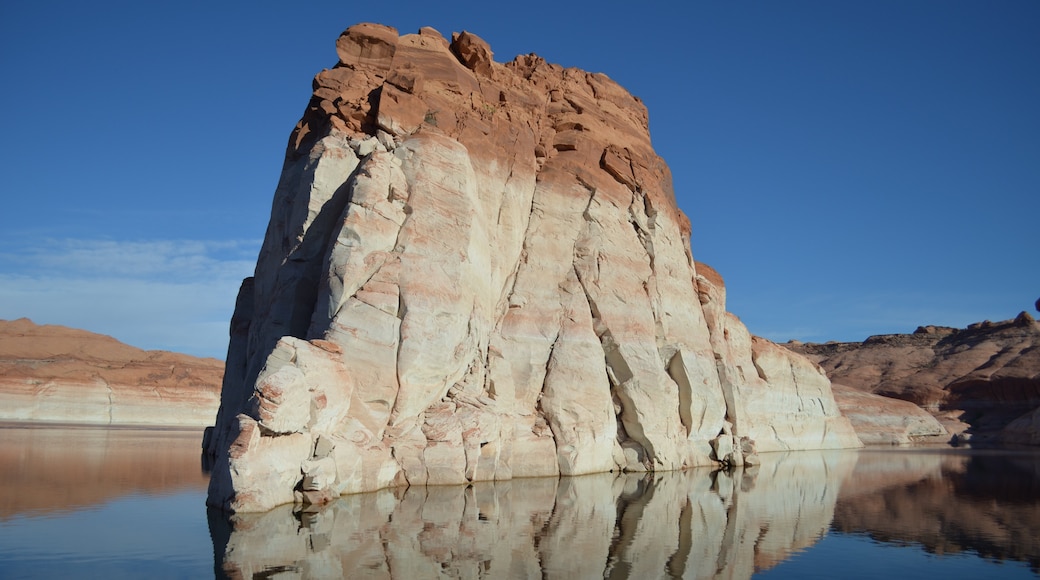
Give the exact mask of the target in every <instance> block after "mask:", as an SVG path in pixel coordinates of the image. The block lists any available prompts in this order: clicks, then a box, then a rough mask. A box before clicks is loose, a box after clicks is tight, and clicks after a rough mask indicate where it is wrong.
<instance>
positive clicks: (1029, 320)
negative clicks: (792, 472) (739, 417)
mask: <svg viewBox="0 0 1040 580" xmlns="http://www.w3.org/2000/svg"><path fill="white" fill-rule="evenodd" d="M787 347H788V348H790V349H792V350H795V351H796V352H799V353H802V354H805V355H806V356H808V357H809V358H811V359H813V360H814V361H816V362H818V363H819V364H820V365H821V366H822V367H823V368H824V369H825V370H826V371H827V374H828V376H830V378H831V380H833V381H834V382H835V383H839V384H843V385H848V386H850V387H853V388H855V389H857V390H860V391H863V392H867V393H874V394H877V395H882V396H885V397H891V398H895V399H901V400H904V401H909V402H911V403H913V404H915V405H918V406H919V407H921V408H923V409H924V410H926V411H928V412H929V413H931V414H932V415H934V416H935V417H936V418H937V419H938V420H939V421H940V422H941V423H942V424H943V426H944V427H945V429H946V430H947V431H948V432H949V434H950V436H953V437H954V438H955V439H954V440H955V441H958V442H961V441H967V440H972V441H974V442H975V443H980V442H1008V443H1024V444H1032V445H1036V444H1038V443H1040V419H1038V417H1040V323H1037V322H1036V321H1035V320H1034V319H1033V317H1032V316H1030V315H1029V314H1028V313H1026V312H1023V313H1021V314H1019V315H1018V316H1017V317H1016V318H1014V319H1012V320H1005V321H1001V322H989V321H985V322H980V323H976V324H972V325H969V326H968V327H967V328H964V329H956V328H949V327H936V326H922V327H919V328H918V329H917V330H916V331H915V332H914V333H913V334H887V335H880V336H872V337H870V338H868V339H867V340H865V341H863V342H862V343H858V342H855V343H837V342H835V343H827V344H810V343H806V344H793V343H788V345H787ZM839 400H840V399H839Z"/></svg>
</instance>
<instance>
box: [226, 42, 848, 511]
mask: <svg viewBox="0 0 1040 580" xmlns="http://www.w3.org/2000/svg"><path fill="white" fill-rule="evenodd" d="M336 49H337V54H338V56H339V62H338V63H337V64H336V66H335V67H334V68H332V69H330V70H325V71H322V72H320V73H319V74H318V75H317V76H316V77H315V79H314V85H313V86H314V94H313V97H312V98H311V101H310V103H309V105H308V107H307V109H306V111H305V112H304V115H303V118H302V119H301V120H300V122H299V124H298V125H297V126H296V128H295V130H294V131H293V133H292V136H291V137H290V140H289V146H288V149H287V152H286V161H285V166H284V169H283V172H282V177H281V180H280V182H279V184H278V187H277V190H276V192H275V196H274V202H273V207H272V212H271V221H270V224H269V226H268V230H267V234H266V238H265V241H264V244H263V248H262V250H261V253H260V256H259V259H258V261H257V267H256V274H255V277H253V278H250V279H247V280H246V281H245V282H244V283H243V287H242V291H241V293H240V295H239V300H238V304H237V306H236V311H235V316H234V319H233V321H232V340H231V344H230V347H229V351H228V360H227V371H226V378H225V382H224V387H223V393H222V404H221V409H220V411H219V413H218V417H217V425H216V427H215V430H214V436H213V437H211V438H210V439H209V452H210V453H211V454H213V455H214V456H215V458H216V462H215V466H214V470H213V475H212V480H211V486H210V496H209V503H210V504H211V505H214V506H218V507H221V508H224V509H229V510H232V511H262V510H266V509H269V508H271V507H273V506H275V505H278V504H281V503H289V502H294V501H296V502H302V503H305V504H306V503H322V502H325V501H328V499H329V498H331V497H335V496H338V495H342V494H346V493H355V492H361V491H370V490H375V489H380V488H384V487H391V486H400V485H421V484H449V483H466V482H470V481H479V480H504V479H510V478H513V477H528V476H555V475H576V474H583V473H593V472H604V471H612V470H620V471H635V472H639V471H656V470H672V469H681V468H684V467H690V466H694V465H705V464H710V463H712V462H713V461H716V460H719V461H721V460H722V459H723V458H719V457H716V456H715V452H714V451H713V449H714V448H716V447H718V446H717V445H716V446H715V447H713V446H712V444H711V441H712V440H717V439H718V438H719V437H723V438H727V439H728V441H729V442H730V445H728V446H727V447H726V448H727V449H730V448H732V449H737V450H739V449H742V448H745V447H747V448H749V449H757V451H773V450H783V449H809V448H812V449H819V448H839V447H855V446H859V445H860V442H859V440H858V439H857V438H856V435H855V433H854V432H853V431H852V428H851V426H850V425H849V423H848V421H847V420H845V418H844V417H842V416H841V415H840V413H839V412H838V408H837V406H836V405H835V402H834V398H833V396H832V394H831V391H830V383H829V382H828V380H827V378H826V377H825V376H824V375H823V373H822V371H820V370H819V368H818V367H816V366H814V365H813V364H812V363H810V362H809V361H807V360H806V359H804V358H802V357H800V356H798V355H795V354H793V353H791V352H789V351H787V350H784V349H782V348H779V347H777V346H776V345H773V344H772V343H769V342H768V341H764V340H761V339H758V338H753V337H752V336H751V335H750V334H749V333H748V332H747V330H746V329H745V328H744V326H743V325H742V324H741V323H740V321H739V320H738V319H737V318H736V317H734V316H732V315H731V314H728V313H727V312H726V311H725V287H724V285H723V284H722V280H721V278H720V277H719V276H718V274H717V273H714V272H713V271H711V269H710V268H707V267H706V266H703V265H701V264H697V263H696V262H694V260H693V256H692V253H691V251H690V245H689V239H690V222H689V220H688V219H687V218H686V216H685V215H683V213H682V212H681V211H680V210H679V209H678V208H677V206H676V204H675V199H674V194H673V192H672V185H671V177H670V174H669V170H668V167H667V166H666V165H665V163H664V161H663V160H661V158H659V157H658V156H657V155H656V154H655V153H654V151H653V148H652V147H651V144H650V137H649V131H648V114H647V110H646V107H645V106H644V105H643V104H642V103H641V102H640V101H639V100H638V99H637V98H635V97H633V96H631V95H630V94H628V93H627V92H626V91H625V90H624V89H623V88H621V87H620V86H618V85H617V84H616V83H614V82H613V81H612V80H610V79H609V78H608V77H606V76H605V75H602V74H592V73H587V72H584V71H580V70H577V69H566V68H562V67H560V66H557V65H553V64H549V63H547V62H546V61H544V60H542V59H541V58H539V57H537V56H535V55H525V56H519V57H517V58H515V59H514V60H512V61H511V62H508V63H505V64H502V63H498V62H495V61H494V60H493V54H492V52H491V50H490V47H488V46H487V44H486V43H485V42H484V41H483V40H481V39H480V38H478V37H477V36H475V35H473V34H470V33H462V34H457V35H454V36H453V39H452V41H450V42H449V41H448V40H447V39H445V38H444V37H442V36H441V35H440V34H439V33H438V32H437V31H435V30H432V29H429V28H424V29H421V30H420V31H419V32H418V33H417V34H410V35H404V36H399V35H398V34H397V31H395V30H393V29H391V28H388V27H384V26H379V25H374V24H361V25H357V26H354V27H351V28H349V29H347V30H346V31H345V32H344V33H343V35H342V36H341V37H340V38H339V40H338V41H337V43H336ZM742 440H743V441H744V443H743V444H741V443H740V442H741V441H742ZM750 442H753V445H751V443H750ZM734 457H735V456H734ZM734 457H730V458H729V460H733V459H734Z"/></svg>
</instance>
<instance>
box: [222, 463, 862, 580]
mask: <svg viewBox="0 0 1040 580" xmlns="http://www.w3.org/2000/svg"><path fill="white" fill-rule="evenodd" d="M762 459H763V463H762V465H761V467H759V468H752V469H749V470H743V471H742V470H739V469H738V470H736V471H734V472H732V473H729V474H727V473H725V472H714V473H713V472H712V471H711V470H710V469H706V468H700V469H693V470H688V471H685V472H670V473H659V474H618V475H615V474H596V475H586V476H581V477H572V478H571V477H565V478H562V479H557V478H535V479H516V480H513V481H506V482H484V483H480V482H478V483H475V484H473V485H471V486H429V487H410V488H408V489H393V490H383V491H380V492H375V493H365V494H356V495H351V496H346V497H343V498H340V499H338V500H337V501H335V502H333V503H331V504H329V505H327V506H325V507H324V508H322V509H320V510H316V511H314V512H310V513H307V512H303V513H297V514H294V513H293V510H292V508H291V506H282V507H279V508H277V509H274V510H271V511H269V512H266V513H263V514H235V515H233V516H230V517H228V516H223V515H221V514H220V513H219V512H216V511H214V512H212V513H211V517H210V530H211V535H212V536H213V538H214V542H215V553H216V554H217V555H218V566H219V567H220V568H221V569H222V570H223V571H224V572H225V573H226V574H228V575H229V576H230V577H232V578H255V577H260V576H263V575H265V574H271V573H272V572H274V571H284V572H292V573H294V574H298V575H300V576H302V577H307V578H354V577H366V578H434V577H445V578H593V577H595V578H667V577H671V578H679V577H682V578H748V577H750V576H751V574H753V573H754V572H757V571H761V570H765V569H768V568H771V567H773V566H775V565H776V564H778V563H780V562H782V561H783V560H785V559H786V558H788V557H789V556H790V555H791V554H793V553H795V552H797V551H799V550H801V549H804V548H806V547H809V546H811V545H813V544H814V543H815V542H817V541H818V540H819V539H820V538H821V537H822V536H823V535H825V534H826V533H827V528H828V526H829V525H830V522H831V520H832V518H833V515H834V505H835V502H836V501H837V499H838V492H839V489H840V488H841V484H842V481H843V480H845V479H846V478H847V477H848V475H849V474H851V473H852V470H853V468H854V466H855V462H856V455H855V454H854V453H847V452H846V453H842V452H821V453H775V454H766V455H763V458H762ZM221 556H222V557H221Z"/></svg>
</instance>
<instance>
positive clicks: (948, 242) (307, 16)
mask: <svg viewBox="0 0 1040 580" xmlns="http://www.w3.org/2000/svg"><path fill="white" fill-rule="evenodd" d="M362 4H363V5H362ZM498 6H499V5H497V4H494V3H486V2H484V3H479V4H477V3H461V2H457V3H426V2H422V3H420V2H411V1H410V0H401V1H397V2H374V3H358V2H346V1H342V2H331V1H320V2H319V1H312V2H294V3H289V2H261V1H253V2H245V1H241V2H235V1H227V2H195V1H187V0H185V1H178V2H139V1H138V2H116V1H108V0H99V1H95V2H71V1H67V2H52V1H47V0H38V1H35V2H4V3H2V4H0V64H2V71H3V75H4V80H3V82H2V87H3V88H2V89H0V126H2V128H3V136H4V139H3V140H2V141H0V169H2V171H3V174H2V178H0V193H2V196H3V197H2V200H3V205H2V209H0V318H2V319H14V318H19V317H22V316H27V317H30V318H32V319H33V320H35V321H36V322H39V323H50V324H64V325H69V326H75V327H80V328H86V329H88V330H92V331H95V332H102V333H105V334H110V335H113V336H115V337H116V338H118V339H120V340H123V341H124V342H128V343H130V344H133V345H135V346H140V347H143V348H163V349H170V350H178V351H183V352H189V353H192V354H203V355H210V356H216V357H218V358H223V354H224V350H225V348H226V336H227V325H228V320H229V318H230V315H231V310H232V308H233V305H234V297H235V292H236V290H237V287H238V283H239V281H240V279H241V278H242V277H244V276H247V275H249V274H250V273H251V271H252V265H253V263H254V260H255V258H256V253H257V251H258V249H259V244H260V240H261V238H262V237H263V233H264V229H265V227H266V224H267V219H268V216H269V212H270V202H271V197H272V194H273V192H274V187H275V184H276V182H277V179H278V173H279V171H280V169H281V163H282V155H283V153H284V148H285V144H286V141H287V139H288V135H289V132H290V131H291V129H292V127H293V125H294V124H295V123H296V120H297V119H298V118H299V116H300V114H301V113H302V112H303V109H304V107H305V106H306V104H307V101H308V98H309V95H310V90H311V89H310V86H311V85H310V82H311V78H312V77H313V76H314V74H315V73H317V72H318V71H320V70H321V69H322V68H326V67H331V66H332V65H333V64H335V62H336V53H335V40H336V38H337V36H338V35H339V33H340V32H341V31H342V30H343V29H344V28H346V27H347V26H349V25H351V24H355V23H357V22H380V23H384V24H389V25H391V26H394V27H396V28H397V29H398V30H399V31H400V32H401V33H409V32H414V31H416V30H417V29H418V28H419V27H421V26H432V27H434V28H436V29H438V30H440V31H441V32H442V33H443V34H445V35H446V36H450V34H451V32H453V31H459V30H469V31H471V32H473V33H475V34H477V35H479V36H481V37H482V38H484V39H485V40H487V41H488V42H489V43H490V45H491V48H492V50H493V51H494V52H495V58H496V60H498V61H500V62H504V61H508V60H511V59H512V58H513V57H514V56H516V55H517V54H526V53H530V52H534V53H537V54H539V55H541V56H543V57H544V58H546V59H547V60H549V61H552V62H556V63H559V64H562V65H565V66H575V67H579V68H583V69H585V70H589V71H596V72H603V73H605V74H607V75H608V76H610V77H611V78H613V79H615V80H616V81H618V82H619V83H620V84H621V85H622V86H624V87H626V88H627V89H628V90H629V91H630V92H632V93H633V94H634V95H637V96H639V97H640V98H641V99H643V101H644V102H645V103H646V104H647V106H648V108H649V110H650V119H651V136H652V138H653V141H654V145H655V148H656V149H657V152H658V154H660V155H661V156H662V157H663V158H664V159H665V160H666V161H667V162H668V164H669V165H670V167H671V168H672V172H673V174H674V178H675V187H676V194H677V198H678V201H679V205H680V207H681V208H682V209H683V210H684V211H685V212H686V214H687V215H688V216H689V217H690V220H691V222H692V224H693V237H692V242H693V243H692V246H693V253H694V256H695V258H696V259H698V260H700V261H703V262H707V263H709V264H711V265H713V266H714V267H715V268H716V269H718V270H719V272H720V273H721V274H722V275H723V277H724V278H725V279H726V282H727V287H728V292H729V306H730V310H731V311H733V312H734V313H735V314H737V315H738V316H740V317H741V319H742V320H743V321H744V322H745V323H746V324H747V326H748V327H749V328H750V329H751V331H752V332H753V333H756V334H759V335H762V336H766V337H768V338H771V339H773V340H777V341H785V340H788V339H791V338H797V339H800V340H806V341H809V340H811V341H826V340H832V339H833V340H862V339H864V338H866V337H867V336H869V335H871V334H880V333H889V332H909V331H912V330H913V329H914V328H915V327H916V326H917V325H919V324H943V325H950V326H964V325H966V324H968V323H970V322H975V321H978V320H983V319H992V320H999V319H1005V318H1010V317H1013V316H1015V315H1016V314H1017V313H1018V312H1019V311H1021V310H1026V309H1031V308H1032V304H1033V302H1034V301H1035V300H1036V298H1037V297H1038V296H1040V259H1038V255H1040V227H1037V211H1036V208H1037V203H1038V201H1040V34H1037V30H1040V2H1036V1H1034V0H1020V1H998V2H981V1H960V0H933V1H926V0H917V1H911V2H906V1H888V0H880V1H870V2H866V1H863V2H834V1H830V0H819V1H800V0H794V1H785V2H743V1H732V2H730V1H727V2H721V1H720V2H711V3H707V2H689V3H674V2H660V3H655V2H641V3H633V2H559V1H555V2H539V1H527V2H524V3H521V4H515V5H513V4H510V5H508V6H506V7H501V8H500V7H498Z"/></svg>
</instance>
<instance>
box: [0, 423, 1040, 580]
mask: <svg viewBox="0 0 1040 580" xmlns="http://www.w3.org/2000/svg"><path fill="white" fill-rule="evenodd" d="M200 441H201V433H194V432H178V431H140V430H106V429H67V428H66V429H60V428H31V429H26V428H14V427H8V428H0V489H2V494H0V578H5V579H6V578H56V577H75V578H143V577H149V578H207V577H214V576H216V577H225V576H229V577H233V578H342V577H350V578H408V579H412V578H564V579H566V580H575V579H579V578H639V579H643V578H751V577H754V578H834V577H842V578H877V577H891V578H943V579H950V578H1035V577H1037V576H1038V573H1040V453H1037V452H1033V451H1028V452H1027V451H992V450H987V451H981V450H960V449H959V450H954V449H945V448H942V449H939V448H935V449H881V450H875V449H871V450H862V451H840V452H798V453H785V454H764V455H762V459H763V464H762V465H761V466H760V467H758V468H757V469H751V470H746V471H738V472H734V473H729V474H727V473H722V472H712V471H711V470H708V469H698V470H691V471H688V472H683V473H668V474H661V475H657V476H641V475H623V476H615V475H611V474H603V475H594V476H584V477H577V478H563V479H525V480H514V481H510V482H501V483H485V484H475V485H472V486H469V487H458V486H443V487H429V488H410V489H398V490H384V491H381V492H376V493H370V494H361V495H356V496H348V497H344V498H341V499H340V500H338V501H337V502H335V503H333V504H331V505H329V506H327V507H326V508H325V509H323V510H321V511H320V512H315V513H294V512H293V508H292V506H284V507H282V508H278V509H275V510H273V511H271V512H267V513H264V514H243V515H236V516H232V517H230V518H228V517H225V516H224V515H223V514H220V513H217V512H212V511H208V510H207V509H206V507H205V505H204V501H205V494H206V478H205V476H204V475H203V474H202V471H201V467H200V462H199V446H200Z"/></svg>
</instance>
